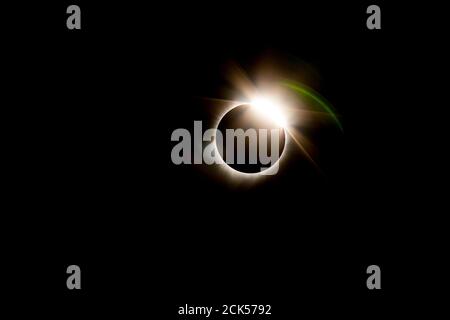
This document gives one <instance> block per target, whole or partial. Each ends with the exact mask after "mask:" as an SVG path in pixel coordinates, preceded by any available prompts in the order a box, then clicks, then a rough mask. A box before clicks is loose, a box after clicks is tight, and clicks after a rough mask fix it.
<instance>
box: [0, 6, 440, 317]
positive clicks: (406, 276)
mask: <svg viewBox="0 0 450 320" xmlns="http://www.w3.org/2000/svg"><path fill="white" fill-rule="evenodd" d="M73 3H74V4H78V5H80V7H81V10H82V30H80V31H77V30H72V31H70V30H67V29H66V18H67V15H66V13H65V11H66V8H67V6H68V5H69V4H72V3H69V2H67V1H59V2H58V3H54V4H51V3H49V2H47V3H43V4H39V3H33V4H32V5H25V4H24V5H23V6H22V7H19V8H16V9H15V10H18V11H15V13H17V12H18V13H19V15H18V17H17V18H15V19H14V21H13V22H11V24H10V25H9V26H10V28H11V27H12V28H11V29H10V30H13V32H10V33H8V34H7V35H6V36H7V38H8V41H10V42H8V44H9V46H8V50H7V53H9V55H8V56H7V58H6V59H5V62H6V64H8V66H9V67H10V68H11V70H10V71H11V72H9V73H8V78H9V80H8V85H7V87H6V88H5V89H7V90H6V92H7V93H8V95H9V94H10V95H11V99H10V100H9V101H10V102H11V104H10V105H11V107H10V108H8V110H7V112H8V113H9V114H8V117H5V120H6V125H7V128H9V130H7V135H6V138H7V139H6V144H7V145H8V147H10V148H11V150H12V152H10V153H9V157H8V159H10V160H11V161H10V165H9V167H8V168H9V170H8V174H10V175H11V177H12V179H11V180H10V181H11V182H8V191H7V193H6V194H5V195H6V196H7V197H8V198H9V199H10V200H11V201H12V205H11V207H10V208H11V209H9V212H10V214H9V217H11V218H12V219H11V223H10V225H11V228H9V229H10V230H14V234H13V235H12V236H11V237H9V236H8V238H7V239H8V240H7V241H9V242H10V243H12V245H11V246H8V248H9V249H10V250H8V252H9V251H10V252H11V253H12V254H13V255H12V258H11V259H8V262H5V264H6V265H7V266H10V267H11V270H14V271H16V272H15V273H11V275H12V276H11V277H8V278H9V279H8V280H11V282H12V283H13V286H14V288H15V289H16V290H15V291H14V292H17V293H14V296H16V294H17V296H18V297H21V296H23V295H26V296H28V295H29V297H31V299H32V301H34V302H35V304H32V307H30V309H31V310H39V309H42V310H45V311H46V312H48V313H49V314H54V315H55V316H58V317H60V318H61V317H74V318H79V317H81V316H87V315H88V316H91V315H93V316H102V315H104V316H106V315H108V316H109V315H121V316H124V317H125V316H126V317H127V318H134V317H138V316H139V317H142V316H145V317H156V316H158V317H169V318H176V317H177V310H178V309H177V307H178V306H180V305H181V306H182V305H184V304H186V303H188V304H197V305H221V304H232V303H237V304H254V303H257V304H272V305H273V312H272V313H273V315H272V316H271V318H276V319H283V318H292V317H302V316H305V317H311V316H314V317H315V318H325V317H330V316H346V317H349V318H355V319H356V318H378V317H379V316H385V315H386V314H393V315H402V314H403V313H404V312H406V311H411V310H414V309H415V308H419V305H420V304H415V303H414V302H415V301H416V300H417V299H418V296H419V292H420V293H423V290H422V291H421V290H420V289H419V288H422V286H423V285H426V284H427V283H428V282H432V280H430V277H432V275H429V276H427V277H425V276H424V273H425V271H424V270H425V269H426V268H427V267H428V265H427V264H428V262H429V263H430V264H432V262H433V258H431V256H432V253H431V251H432V250H431V249H430V247H428V246H427V245H425V244H424V243H423V242H421V240H420V239H423V237H420V234H423V232H425V231H424V230H420V229H417V228H415V227H412V226H417V225H418V224H420V223H421V219H420V218H418V217H417V216H416V215H415V214H414V213H413V212H415V211H416V210H418V211H420V210H421V208H422V206H425V205H423V204H422V203H421V202H420V192H419V191H418V189H417V187H416V185H417V184H419V181H420V180H421V179H422V176H421V174H420V173H418V172H417V171H416V170H415V168H417V167H416V163H417V161H416V160H417V158H418V157H420V155H418V154H417V153H416V150H415V149H414V145H415V144H416V143H418V142H417V140H415V141H411V139H410V138H409V136H408V132H410V129H411V121H409V117H410V115H411V113H412V112H415V110H418V109H419V108H422V107H423V105H420V104H419V103H417V105H415V104H412V103H411V101H409V100H408V96H410V95H411V86H410V84H411V82H412V81H413V79H414V77H417V78H420V77H419V76H418V73H419V72H421V68H422V67H421V63H422V62H421V61H422V60H421V59H420V58H419V57H420V56H421V55H422V53H421V52H420V48H422V49H423V47H424V46H426V43H427V41H430V42H431V41H433V39H432V37H433V36H432V34H430V33H426V32H425V31H424V29H423V27H424V25H425V24H424V23H420V22H418V23H417V24H413V23H411V19H412V20H414V19H415V18H417V17H419V13H420V10H414V14H413V11H412V10H411V9H410V7H408V6H404V5H398V7H396V6H394V5H393V4H388V3H385V2H380V1H377V2H376V4H378V5H380V7H381V9H382V29H381V30H367V28H366V18H367V14H366V13H365V11H366V8H367V6H368V5H370V4H372V3H371V2H364V1H362V2H359V3H358V2H353V3H350V2H349V3H345V4H343V3H334V2H332V1H330V2H329V3H328V2H323V1H320V2H314V4H312V3H310V2H304V1H295V2H291V1H277V2H274V3H267V4H265V3H261V2H260V1H246V2H245V3H244V2H242V1H221V2H208V3H201V2H182V3H176V2H170V3H165V4H151V3H150V2H145V3H144V2H142V3H138V2H127V1H122V2H119V1H117V2H111V1H108V2H107V1H96V2H95V4H94V3H93V2H88V1H75V2H73ZM414 9H418V8H414ZM423 14H426V11H425V10H424V13H423ZM419 20H420V19H419ZM436 37H437V35H436ZM425 39H427V40H425ZM418 44H420V45H418ZM267 52H277V53H281V54H286V55H289V56H294V57H297V58H299V59H301V60H303V61H306V62H307V63H308V64H310V65H312V66H313V67H314V68H315V69H316V70H318V73H319V74H320V85H319V86H318V87H317V88H316V89H317V90H318V91H319V92H320V93H321V94H322V95H323V96H324V97H326V98H327V100H329V101H330V102H331V103H332V104H333V105H334V106H335V108H336V109H337V111H338V113H339V114H340V116H341V119H342V122H343V125H344V130H345V133H344V135H343V136H338V137H334V136H333V134H331V135H330V134H328V135H326V134H325V135H324V137H323V139H322V140H320V141H321V142H320V143H319V146H318V148H319V149H321V150H322V152H323V165H324V169H325V172H326V174H325V176H322V175H319V174H318V173H317V172H316V171H315V170H314V168H313V167H311V166H308V164H307V163H305V161H302V160H301V159H300V160H298V162H295V161H294V162H291V163H289V164H288V166H287V167H285V168H282V169H281V170H282V172H280V174H279V175H277V176H275V177H273V179H268V180H267V181H265V182H264V183H262V184H257V185H255V186H253V187H242V186H237V187H235V186H230V185H229V184H226V183H224V182H223V181H222V180H220V179H213V178H211V176H210V175H208V174H207V173H205V170H204V169H200V168H198V167H197V166H175V165H173V164H172V163H171V161H170V150H171V148H172V147H173V145H174V144H173V143H172V142H171V141H170V134H171V132H172V131H173V130H174V129H176V128H191V127H192V124H193V121H194V120H207V119H205V117H206V115H205V112H204V105H203V104H202V103H200V102H199V100H198V99H197V97H217V95H218V88H219V87H220V86H222V85H223V81H224V79H223V78H224V71H223V66H224V65H226V64H227V63H228V62H229V61H235V62H237V63H239V64H240V65H241V66H243V67H244V68H245V67H247V66H250V65H251V64H252V62H253V61H254V60H255V59H257V58H259V57H260V56H261V55H263V54H265V53H267ZM422 57H423V56H422ZM416 108H417V109H416ZM335 134H339V133H337V132H335ZM416 139H420V137H416ZM412 172H414V174H412ZM425 211H426V210H425ZM427 212H428V211H427ZM424 228H425V227H424ZM425 238H428V236H427V237H425ZM424 252H426V254H427V258H426V259H425V260H426V261H427V264H425V263H424V262H423V261H424V258H418V257H419V253H424ZM70 264H78V265H80V267H81V269H82V286H83V289H82V290H81V291H79V292H76V291H69V290H67V289H66V286H65V281H66V277H67V275H66V273H65V271H66V268H67V266H68V265H70ZM371 264H377V265H379V266H380V267H381V270H382V290H381V291H369V290H368V289H367V288H366V284H365V283H366V278H367V275H366V273H365V270H366V268H367V266H369V265H371ZM25 309H26V308H25ZM30 309H28V310H24V311H29V310H30ZM22 310H23V309H19V311H22ZM180 319H181V318H180Z"/></svg>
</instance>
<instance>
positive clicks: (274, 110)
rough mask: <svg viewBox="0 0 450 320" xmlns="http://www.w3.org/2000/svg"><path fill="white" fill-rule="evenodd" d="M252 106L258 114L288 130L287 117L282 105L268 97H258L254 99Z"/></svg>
mask: <svg viewBox="0 0 450 320" xmlns="http://www.w3.org/2000/svg"><path fill="white" fill-rule="evenodd" d="M250 104H251V105H252V106H253V108H254V109H255V110H256V111H257V112H258V113H260V114H261V115H263V116H264V117H266V118H269V119H271V120H272V121H274V122H275V123H276V124H277V125H278V126H280V127H282V128H284V129H286V127H287V125H288V122H287V119H286V116H285V114H284V113H283V110H282V109H283V108H282V106H281V104H280V103H279V102H277V101H276V100H275V99H273V98H269V97H266V96H258V97H256V98H255V99H253V100H252V101H251V103H250Z"/></svg>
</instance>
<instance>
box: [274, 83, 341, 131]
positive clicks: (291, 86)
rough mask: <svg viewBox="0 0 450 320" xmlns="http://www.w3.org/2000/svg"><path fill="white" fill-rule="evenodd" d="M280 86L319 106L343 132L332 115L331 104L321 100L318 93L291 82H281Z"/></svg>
mask: <svg viewBox="0 0 450 320" xmlns="http://www.w3.org/2000/svg"><path fill="white" fill-rule="evenodd" d="M282 85H284V86H286V87H287V88H289V89H292V90H294V91H295V92H297V93H299V94H301V95H303V96H306V97H308V98H310V99H312V100H314V101H315V102H316V103H317V104H318V105H319V106H321V107H322V108H323V109H324V110H325V111H326V112H327V113H328V114H330V116H331V117H332V118H333V120H334V122H335V123H336V125H337V126H338V127H339V129H340V130H341V131H342V132H344V128H343V127H342V124H341V122H340V121H339V119H338V117H337V115H336V114H335V113H334V111H333V109H332V107H331V104H329V103H328V102H327V101H326V100H325V99H324V98H322V97H321V96H320V95H319V94H318V93H316V92H314V91H313V90H312V89H310V88H307V87H305V86H303V85H300V84H297V83H293V82H283V83H282Z"/></svg>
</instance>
